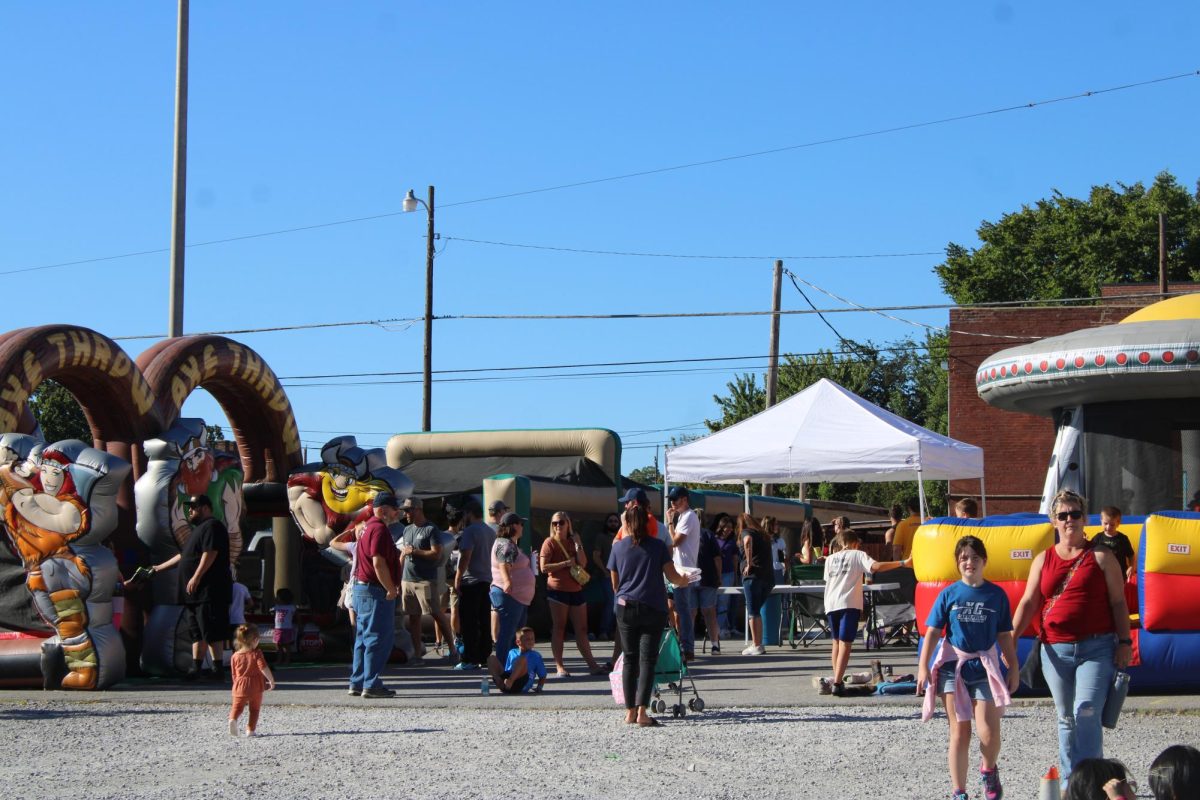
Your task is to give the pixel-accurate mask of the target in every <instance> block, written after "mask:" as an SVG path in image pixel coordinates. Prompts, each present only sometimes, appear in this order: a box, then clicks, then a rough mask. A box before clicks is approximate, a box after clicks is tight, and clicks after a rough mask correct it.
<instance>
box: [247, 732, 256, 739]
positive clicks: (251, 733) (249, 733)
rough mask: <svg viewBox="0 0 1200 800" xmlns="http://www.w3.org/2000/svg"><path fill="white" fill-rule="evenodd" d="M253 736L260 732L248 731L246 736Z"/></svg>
mask: <svg viewBox="0 0 1200 800" xmlns="http://www.w3.org/2000/svg"><path fill="white" fill-rule="evenodd" d="M251 736H258V734H257V733H255V732H254V731H246V738H247V739H249V738H250V737H251Z"/></svg>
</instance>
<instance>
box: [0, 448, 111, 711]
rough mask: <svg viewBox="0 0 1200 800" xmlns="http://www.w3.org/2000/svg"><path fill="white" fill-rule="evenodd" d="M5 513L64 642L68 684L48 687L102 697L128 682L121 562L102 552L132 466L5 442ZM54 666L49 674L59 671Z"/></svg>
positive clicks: (36, 594)
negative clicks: (121, 628)
mask: <svg viewBox="0 0 1200 800" xmlns="http://www.w3.org/2000/svg"><path fill="white" fill-rule="evenodd" d="M0 440H2V441H0V456H2V457H3V458H4V463H3V464H0V508H3V511H4V527H5V531H6V532H7V534H8V537H9V540H10V541H11V542H12V544H13V546H14V547H15V548H16V550H17V552H18V554H19V555H20V557H21V561H22V563H23V565H24V568H25V576H26V578H25V586H26V588H28V589H29V592H30V593H31V594H32V595H33V602H34V606H35V607H36V608H37V611H38V614H40V615H41V616H42V618H43V619H45V620H46V622H47V623H49V624H50V625H51V626H53V628H54V631H55V633H56V634H57V642H54V641H52V642H50V644H51V645H52V646H54V645H57V646H59V647H61V652H62V657H63V659H64V661H65V666H66V674H65V676H62V677H61V681H60V682H59V681H56V680H53V679H52V676H51V675H45V678H46V684H47V685H53V684H54V683H58V685H60V686H61V687H62V688H64V689H101V688H105V687H107V686H111V685H112V684H113V683H116V682H117V681H118V680H120V679H121V678H122V677H124V674H125V652H124V646H123V645H122V643H121V639H120V636H119V635H118V634H117V632H116V631H115V629H114V628H113V625H112V595H113V589H114V588H115V586H116V583H117V580H118V576H119V572H118V569H117V561H116V557H115V556H114V555H113V554H112V552H111V551H110V550H108V549H107V548H106V547H104V546H103V545H102V542H103V541H104V540H105V539H107V538H108V536H109V535H110V534H111V533H112V532H113V530H114V529H115V528H116V525H117V503H116V495H117V489H118V488H119V487H120V485H121V484H122V482H123V481H124V480H125V477H126V476H127V475H128V474H129V471H130V469H131V465H130V464H129V463H127V462H125V461H123V460H122V459H120V458H117V457H116V456H112V455H109V454H108V453H104V452H101V451H99V450H96V449H94V448H92V447H89V446H88V445H87V444H85V443H83V442H81V441H78V440H74V439H69V440H66V441H62V442H57V443H55V444H53V445H49V446H46V445H45V444H43V443H41V442H39V441H38V440H36V439H35V438H33V437H31V436H27V435H22V434H5V435H4V436H3V437H0ZM57 667H58V665H57V664H55V663H54V659H50V660H49V662H47V660H45V659H44V660H43V670H44V671H45V670H46V669H48V668H49V669H51V670H57Z"/></svg>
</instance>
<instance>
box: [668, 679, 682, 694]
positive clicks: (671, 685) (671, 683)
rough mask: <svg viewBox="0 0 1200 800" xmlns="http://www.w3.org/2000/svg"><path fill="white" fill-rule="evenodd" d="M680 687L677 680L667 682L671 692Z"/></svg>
mask: <svg viewBox="0 0 1200 800" xmlns="http://www.w3.org/2000/svg"><path fill="white" fill-rule="evenodd" d="M678 688H679V687H678V686H676V685H675V682H674V681H671V682H670V683H668V684H667V691H669V692H674V691H676V690H677V689H678Z"/></svg>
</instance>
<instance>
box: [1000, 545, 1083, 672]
mask: <svg viewBox="0 0 1200 800" xmlns="http://www.w3.org/2000/svg"><path fill="white" fill-rule="evenodd" d="M1090 552H1091V551H1090V550H1085V551H1084V552H1083V553H1082V554H1081V555H1080V556H1079V557H1078V558H1076V559H1075V563H1074V564H1072V565H1071V568H1070V569H1069V570H1067V574H1066V576H1065V577H1064V578H1063V581H1062V583H1060V584H1059V585H1058V589H1057V590H1056V591H1055V592H1054V594H1053V595H1052V596H1051V597H1050V598H1049V599H1048V600H1047V601H1046V602H1045V603H1044V604H1043V605H1042V615H1041V620H1042V626H1041V633H1039V634H1038V637H1037V640H1036V641H1035V642H1034V643H1033V650H1031V651H1030V652H1029V655H1028V656H1027V657H1026V658H1025V663H1024V664H1022V665H1021V683H1023V684H1025V685H1026V686H1028V687H1029V688H1030V689H1033V688H1035V684H1034V681H1035V680H1037V676H1038V675H1039V674H1041V671H1042V643H1043V642H1042V636H1043V635H1044V634H1045V630H1046V615H1047V614H1049V613H1050V609H1052V608H1053V607H1054V604H1055V603H1056V602H1058V598H1059V597H1060V596H1062V593H1063V592H1065V591H1066V590H1067V584H1069V583H1070V582H1071V578H1073V577H1075V570H1077V569H1079V565H1080V564H1082V563H1083V559H1084V556H1086V555H1088V553H1090ZM1043 566H1045V565H1044V564H1043ZM1014 634H1015V635H1016V636H1020V635H1021V632H1020V631H1014Z"/></svg>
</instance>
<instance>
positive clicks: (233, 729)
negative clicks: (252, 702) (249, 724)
mask: <svg viewBox="0 0 1200 800" xmlns="http://www.w3.org/2000/svg"><path fill="white" fill-rule="evenodd" d="M229 735H230V736H237V735H238V721H237V720H236V719H231V720H229Z"/></svg>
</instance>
